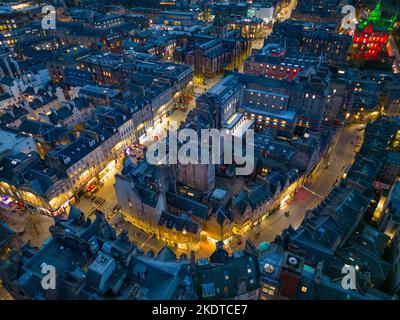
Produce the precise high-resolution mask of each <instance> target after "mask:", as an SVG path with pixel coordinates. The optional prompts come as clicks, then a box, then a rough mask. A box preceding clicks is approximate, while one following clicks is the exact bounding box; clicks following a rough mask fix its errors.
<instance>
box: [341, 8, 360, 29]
mask: <svg viewBox="0 0 400 320" xmlns="http://www.w3.org/2000/svg"><path fill="white" fill-rule="evenodd" d="M342 13H343V14H345V16H344V17H343V19H342V28H343V29H344V30H354V29H355V28H356V23H357V19H356V8H354V7H353V6H351V5H345V6H344V7H343V8H342Z"/></svg>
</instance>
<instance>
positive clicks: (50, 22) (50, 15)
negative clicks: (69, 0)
mask: <svg viewBox="0 0 400 320" xmlns="http://www.w3.org/2000/svg"><path fill="white" fill-rule="evenodd" d="M42 13H43V14H45V16H44V17H43V18H42V28H43V29H44V30H49V29H51V30H54V29H55V28H56V8H55V7H54V6H52V5H46V6H44V7H43V8H42Z"/></svg>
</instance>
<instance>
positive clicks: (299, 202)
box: [228, 125, 363, 251]
mask: <svg viewBox="0 0 400 320" xmlns="http://www.w3.org/2000/svg"><path fill="white" fill-rule="evenodd" d="M358 127H359V125H352V126H351V127H345V128H344V130H343V132H342V134H341V135H340V136H339V138H338V140H337V143H336V144H335V145H334V146H333V147H332V150H331V153H330V156H329V158H328V160H327V161H329V162H330V165H329V167H328V168H326V169H325V165H320V166H319V167H318V169H317V170H316V172H315V173H314V175H313V177H312V179H310V180H309V182H308V183H307V186H302V187H301V188H300V189H299V191H298V192H297V193H296V195H295V197H294V199H293V201H292V202H291V203H288V204H286V205H285V206H283V207H281V208H280V209H279V210H277V211H276V212H275V213H274V214H273V215H272V216H270V217H268V218H267V219H266V220H265V221H263V222H262V223H261V224H259V225H257V226H256V227H254V228H253V229H252V231H250V232H249V233H248V234H245V235H244V236H243V243H242V245H241V246H237V245H232V244H231V245H230V246H229V247H228V249H229V250H230V251H234V250H236V249H239V248H243V247H244V244H245V241H244V240H246V239H251V240H252V241H253V242H254V244H256V245H258V244H260V243H261V242H264V241H266V242H272V241H273V240H274V239H275V237H276V236H277V235H279V234H281V232H282V231H283V230H284V229H285V228H287V227H288V226H289V225H292V226H293V227H294V228H297V227H299V226H300V224H301V222H302V221H303V219H304V216H305V214H306V212H307V210H309V209H312V208H314V207H316V206H317V205H318V204H319V203H320V202H321V201H322V200H323V199H324V198H325V197H326V196H327V195H328V194H329V193H330V192H331V190H332V189H333V187H334V185H335V184H336V183H338V182H339V181H340V179H341V178H342V176H343V174H344V173H345V172H346V171H347V169H348V168H349V167H350V166H351V164H352V162H353V161H354V156H355V153H354V150H353V149H354V145H355V144H356V141H357V136H360V137H361V136H362V135H363V132H362V131H359V130H358ZM352 141H354V145H352V144H351V142H352ZM336 179H338V182H336ZM286 211H289V213H290V215H289V216H288V217H286V216H285V215H284V213H285V212H286Z"/></svg>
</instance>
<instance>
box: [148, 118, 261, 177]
mask: <svg viewBox="0 0 400 320" xmlns="http://www.w3.org/2000/svg"><path fill="white" fill-rule="evenodd" d="M174 128H177V123H176V122H171V123H170V126H169V130H168V138H164V139H161V140H159V141H157V142H154V143H153V144H152V145H150V146H149V148H148V149H147V152H146V160H147V162H148V163H150V164H154V165H160V164H178V163H179V164H182V165H188V164H224V165H228V164H232V163H234V164H235V165H236V168H235V170H236V171H235V174H236V175H249V174H251V173H252V172H253V169H254V130H253V129H247V130H246V132H245V139H243V136H242V135H234V134H231V133H230V131H227V130H222V131H220V130H217V129H202V130H201V134H200V137H199V136H198V132H197V131H195V130H193V129H182V130H180V131H179V133H178V132H177V130H176V129H174ZM243 140H244V141H243ZM178 146H179V148H178ZM167 149H168V150H167ZM210 149H211V152H210ZM244 150H245V153H244V154H243V151H244Z"/></svg>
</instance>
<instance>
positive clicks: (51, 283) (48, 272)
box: [40, 263, 56, 290]
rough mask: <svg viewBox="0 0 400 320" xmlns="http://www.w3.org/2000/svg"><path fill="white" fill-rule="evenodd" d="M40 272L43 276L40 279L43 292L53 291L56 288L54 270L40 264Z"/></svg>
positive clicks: (47, 265) (52, 267)
mask: <svg viewBox="0 0 400 320" xmlns="http://www.w3.org/2000/svg"><path fill="white" fill-rule="evenodd" d="M40 267H41V268H42V270H41V272H42V274H44V276H43V278H42V282H41V285H42V288H43V289H44V290H54V289H55V288H56V268H55V267H54V266H52V265H50V264H47V263H42V265H41V266H40Z"/></svg>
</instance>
